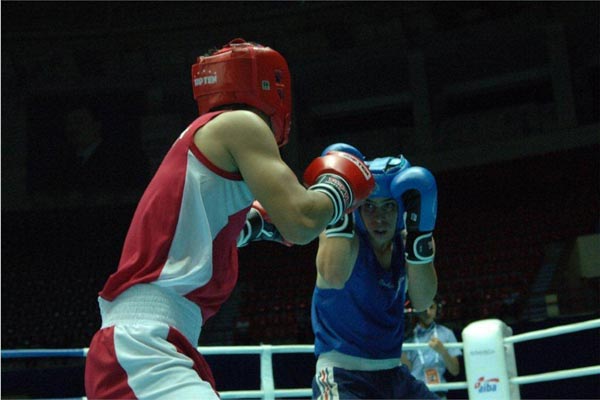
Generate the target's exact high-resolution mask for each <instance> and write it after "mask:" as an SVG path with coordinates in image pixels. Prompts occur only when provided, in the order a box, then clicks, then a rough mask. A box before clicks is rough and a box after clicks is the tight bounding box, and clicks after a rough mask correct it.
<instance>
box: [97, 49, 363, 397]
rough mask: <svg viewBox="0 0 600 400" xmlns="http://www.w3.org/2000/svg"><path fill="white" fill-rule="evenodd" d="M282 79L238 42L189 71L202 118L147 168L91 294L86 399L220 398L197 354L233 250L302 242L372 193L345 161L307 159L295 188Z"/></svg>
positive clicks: (226, 283) (228, 277)
mask: <svg viewBox="0 0 600 400" xmlns="http://www.w3.org/2000/svg"><path fill="white" fill-rule="evenodd" d="M290 81H291V79H290V72H289V69H288V67H287V64H286V61H285V59H284V58H283V57H282V56H281V55H280V54H279V53H278V52H276V51H275V50H273V49H270V48H268V47H264V46H261V45H258V44H254V43H248V42H245V41H244V40H242V39H236V40H233V41H231V42H230V43H228V44H227V45H225V46H224V47H223V48H222V49H220V50H218V51H216V52H214V53H212V54H211V55H208V56H203V57H199V58H198V62H197V63H196V64H195V65H194V66H193V67H192V84H193V89H194V98H195V99H196V100H197V102H198V109H199V111H200V117H199V118H198V119H196V120H195V121H194V122H192V123H191V125H190V126H188V127H187V128H186V129H185V130H184V131H183V133H182V134H181V135H180V136H179V138H178V139H177V140H176V141H175V143H174V144H173V145H172V147H171V149H170V150H169V151H168V153H167V154H166V156H165V158H164V160H163V161H162V163H161V165H160V166H159V168H158V170H157V171H156V174H155V176H154V177H153V179H152V181H151V182H150V184H149V186H148V188H147V189H146V191H145V192H144V195H143V196H142V198H141V200H140V202H139V205H138V207H137V209H136V211H135V214H134V216H133V220H132V222H131V226H130V228H129V232H128V234H127V237H126V239H125V244H124V247H123V251H122V255H121V259H120V262H119V265H118V268H117V271H116V272H115V273H113V274H112V275H111V276H110V277H109V278H108V281H107V282H106V284H105V285H104V288H103V289H102V290H101V292H100V293H99V295H100V296H99V299H98V301H99V303H100V313H101V316H102V326H101V329H100V330H99V331H98V332H97V333H96V335H95V336H94V338H93V339H92V342H91V344H90V348H89V352H88V355H87V361H86V371H85V386H86V394H87V397H88V398H90V399H92V398H111V399H118V398H128V399H129V398H169V399H184V398H198V399H213V398H214V399H216V398H218V395H217V393H216V390H215V384H214V379H213V377H212V374H211V372H210V368H209V367H208V365H207V364H206V362H205V361H204V359H203V357H202V356H201V355H200V354H199V353H198V352H197V350H196V346H197V345H198V339H199V336H200V332H201V329H202V326H203V324H204V323H205V322H206V321H207V320H208V319H209V318H211V317H212V316H213V315H214V314H215V313H216V312H217V311H218V310H219V308H220V307H221V305H222V304H223V303H224V302H225V301H226V300H227V298H228V297H229V295H230V294H231V292H232V290H233V288H234V286H235V284H236V280H237V276H238V262H237V247H239V246H243V245H246V244H247V243H248V242H250V241H254V240H276V241H280V242H284V243H286V244H291V243H298V244H304V243H307V242H309V241H311V240H312V239H314V238H316V237H317V236H318V234H319V233H320V232H321V231H323V229H324V228H325V227H326V226H328V225H330V224H333V223H335V222H337V221H338V220H340V219H341V218H342V217H343V216H344V215H345V213H349V212H350V211H351V210H352V209H353V208H355V207H356V206H357V205H358V204H360V203H361V201H363V200H364V199H366V198H367V197H368V196H369V193H370V192H371V190H372V189H373V187H374V180H373V176H372V175H371V174H370V173H369V170H368V168H367V167H366V166H365V164H364V163H363V161H362V160H360V159H358V158H357V157H355V156H353V155H351V154H347V153H344V152H339V151H336V152H331V153H330V154H326V155H323V156H321V157H318V158H316V159H315V160H314V161H313V162H312V163H311V164H310V165H309V166H308V168H307V172H306V174H305V180H304V185H302V184H300V183H299V181H298V179H297V178H296V176H295V175H294V173H293V172H292V170H291V169H290V168H289V167H288V166H287V165H286V164H285V163H284V162H283V161H282V160H281V157H280V155H279V149H278V146H282V145H284V144H285V143H286V142H287V138H288V135H289V132H290V123H291V110H292V95H291V88H290ZM307 273H311V272H310V271H307Z"/></svg>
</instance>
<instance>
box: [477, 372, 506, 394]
mask: <svg viewBox="0 0 600 400" xmlns="http://www.w3.org/2000/svg"><path fill="white" fill-rule="evenodd" d="M499 382H500V379H498V378H490V379H485V378H484V377H483V376H482V377H480V378H479V379H477V382H475V386H474V388H475V390H477V391H478V392H479V393H487V392H495V391H496V389H498V383H499Z"/></svg>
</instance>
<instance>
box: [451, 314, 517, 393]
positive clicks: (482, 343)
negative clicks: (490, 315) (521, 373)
mask: <svg viewBox="0 0 600 400" xmlns="http://www.w3.org/2000/svg"><path fill="white" fill-rule="evenodd" d="M508 336H512V329H511V328H510V327H509V326H508V325H506V324H505V323H504V322H502V321H500V320H497V319H486V320H481V321H476V322H473V323H471V324H469V325H467V326H466V327H465V328H464V329H463V331H462V340H463V345H464V360H465V373H466V377H467V385H468V393H469V399H471V400H520V399H521V394H520V391H519V385H517V384H514V383H511V382H510V379H511V378H513V377H515V376H516V375H517V365H516V360H515V352H514V348H513V344H512V343H509V344H505V343H504V338H505V337H508Z"/></svg>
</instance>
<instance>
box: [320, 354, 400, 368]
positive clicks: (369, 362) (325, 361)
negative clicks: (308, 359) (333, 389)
mask: <svg viewBox="0 0 600 400" xmlns="http://www.w3.org/2000/svg"><path fill="white" fill-rule="evenodd" d="M399 365H400V357H398V358H384V359H380V360H379V359H373V358H362V357H355V356H349V355H347V354H343V353H340V352H338V351H335V350H333V351H329V352H327V353H323V354H320V355H319V359H318V360H317V372H319V371H320V370H322V369H324V368H327V367H338V368H343V369H348V370H353V371H378V370H382V369H392V368H395V367H397V366H399Z"/></svg>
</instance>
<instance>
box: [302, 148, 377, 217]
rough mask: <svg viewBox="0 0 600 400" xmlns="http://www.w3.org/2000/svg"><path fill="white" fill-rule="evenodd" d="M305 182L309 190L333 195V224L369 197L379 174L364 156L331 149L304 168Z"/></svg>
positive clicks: (331, 196)
mask: <svg viewBox="0 0 600 400" xmlns="http://www.w3.org/2000/svg"><path fill="white" fill-rule="evenodd" d="M304 184H305V185H307V186H309V188H308V190H316V191H318V192H322V193H325V194H326V195H327V196H328V197H329V198H330V199H331V202H332V203H333V217H332V219H331V221H330V222H329V225H331V224H335V223H336V222H337V221H338V220H339V219H340V218H341V217H342V216H343V215H344V213H350V212H352V211H353V210H354V209H355V208H356V207H358V206H359V205H360V204H361V203H362V202H363V201H364V200H365V199H366V198H367V197H369V194H371V192H372V191H373V189H374V188H375V178H373V174H371V171H369V167H367V165H366V164H365V163H364V162H363V161H362V160H361V159H359V158H357V157H355V156H353V155H352V154H348V153H344V152H341V151H330V152H328V153H327V154H326V155H324V156H322V157H318V158H315V159H314V160H313V161H312V162H311V163H310V164H309V166H308V167H307V168H306V171H305V172H304Z"/></svg>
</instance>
